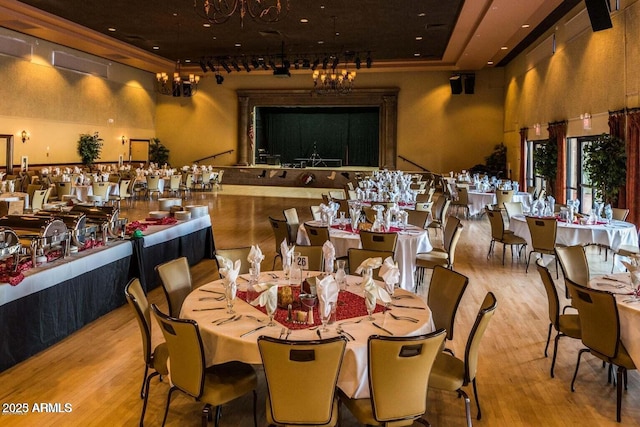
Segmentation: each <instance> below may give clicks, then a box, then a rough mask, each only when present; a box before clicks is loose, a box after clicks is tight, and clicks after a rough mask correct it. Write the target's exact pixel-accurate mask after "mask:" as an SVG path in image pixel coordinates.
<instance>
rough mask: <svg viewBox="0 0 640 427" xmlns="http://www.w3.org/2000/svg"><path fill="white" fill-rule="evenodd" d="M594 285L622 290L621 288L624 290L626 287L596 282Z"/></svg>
mask: <svg viewBox="0 0 640 427" xmlns="http://www.w3.org/2000/svg"><path fill="white" fill-rule="evenodd" d="M596 285H598V286H608V287H610V288H616V289H622V288H624V287H625V286H626V285H622V284H616V283H603V282H596Z"/></svg>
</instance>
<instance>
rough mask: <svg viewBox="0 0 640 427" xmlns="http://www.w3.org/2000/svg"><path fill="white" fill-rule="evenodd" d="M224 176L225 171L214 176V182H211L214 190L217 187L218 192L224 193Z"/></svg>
mask: <svg viewBox="0 0 640 427" xmlns="http://www.w3.org/2000/svg"><path fill="white" fill-rule="evenodd" d="M223 175H224V169H221V170H220V171H218V175H216V176H214V178H213V180H212V181H211V189H212V190H213V187H214V186H215V187H216V190H220V191H222V176H223Z"/></svg>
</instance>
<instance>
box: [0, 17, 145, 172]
mask: <svg viewBox="0 0 640 427" xmlns="http://www.w3.org/2000/svg"><path fill="white" fill-rule="evenodd" d="M0 35H5V36H10V37H15V38H19V39H22V40H26V41H28V42H29V43H31V44H32V46H33V56H32V57H31V59H30V60H24V59H18V58H14V57H10V56H0V81H2V82H3V84H2V85H0V99H2V102H1V103H0V134H13V135H15V141H16V142H15V150H14V163H15V164H20V158H21V156H23V155H28V156H29V163H30V164H32V165H33V164H43V163H45V164H49V163H78V162H80V157H79V156H78V155H77V153H76V142H77V140H78V136H79V134H81V133H93V132H96V131H98V132H99V133H100V136H101V137H102V138H103V139H104V147H103V151H102V156H101V159H100V161H113V162H117V161H118V158H119V155H123V156H124V158H128V144H125V145H123V144H122V136H125V137H126V138H127V139H128V138H150V137H153V136H154V135H155V117H154V112H155V96H156V95H155V93H154V92H153V87H152V86H151V83H152V80H151V78H150V74H149V73H147V72H143V71H139V70H136V69H134V68H131V67H126V66H122V65H119V64H117V63H109V61H107V60H104V59H99V58H96V57H93V56H90V55H86V54H83V53H81V52H77V51H73V50H72V49H67V48H64V47H61V46H57V45H53V44H51V43H47V42H43V41H42V40H37V39H34V38H32V37H28V36H25V35H22V34H18V33H14V32H11V31H8V30H6V29H0ZM54 50H61V51H65V52H67V53H70V54H72V55H74V56H78V57H81V58H86V59H90V60H92V61H97V62H101V63H103V64H109V77H108V78H107V79H104V78H101V77H95V76H91V75H86V74H80V73H76V72H72V71H67V70H62V69H59V68H55V67H53V66H52V65H51V58H52V52H53V51H54ZM145 86H146V87H145ZM22 130H26V131H27V132H28V133H29V134H30V139H29V140H28V141H27V142H26V143H25V144H23V143H22V142H21V141H20V139H19V136H20V133H21V132H22ZM4 146H5V144H4V140H0V165H4V153H5V151H4V150H5V148H4Z"/></svg>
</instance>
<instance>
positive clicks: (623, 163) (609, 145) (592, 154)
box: [584, 134, 627, 204]
mask: <svg viewBox="0 0 640 427" xmlns="http://www.w3.org/2000/svg"><path fill="white" fill-rule="evenodd" d="M584 154H585V159H584V170H585V172H586V173H587V177H588V179H589V181H590V182H591V186H592V187H593V190H594V193H595V194H594V200H602V201H603V202H605V203H610V204H613V203H615V202H616V199H617V198H618V192H619V191H620V187H622V186H623V185H624V184H625V183H626V180H627V153H626V150H625V146H624V141H623V140H622V139H620V138H616V137H613V136H611V135H608V134H602V135H600V136H598V137H597V138H596V139H595V140H593V141H592V142H591V143H590V144H586V145H585V147H584Z"/></svg>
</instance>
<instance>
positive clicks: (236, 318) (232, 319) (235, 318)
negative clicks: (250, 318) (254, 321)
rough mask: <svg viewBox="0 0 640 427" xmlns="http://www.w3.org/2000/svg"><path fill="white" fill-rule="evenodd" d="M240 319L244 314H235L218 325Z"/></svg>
mask: <svg viewBox="0 0 640 427" xmlns="http://www.w3.org/2000/svg"><path fill="white" fill-rule="evenodd" d="M240 319H242V314H241V315H240V316H233V317H232V318H231V319H227V320H223V321H222V322H220V323H218V326H220V325H224V324H225V323H230V322H235V321H237V320H240Z"/></svg>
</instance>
